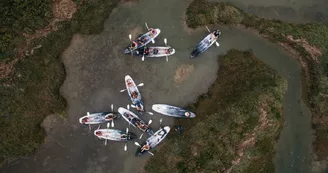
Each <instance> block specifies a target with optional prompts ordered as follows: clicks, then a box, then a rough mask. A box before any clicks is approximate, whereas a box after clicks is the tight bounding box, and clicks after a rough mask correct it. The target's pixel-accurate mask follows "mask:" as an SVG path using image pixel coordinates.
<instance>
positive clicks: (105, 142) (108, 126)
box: [105, 123, 109, 145]
mask: <svg viewBox="0 0 328 173" xmlns="http://www.w3.org/2000/svg"><path fill="white" fill-rule="evenodd" d="M108 128H109V123H107V129H108ZM105 145H107V138H106V139H105Z"/></svg>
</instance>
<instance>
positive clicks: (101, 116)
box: [79, 112, 120, 125]
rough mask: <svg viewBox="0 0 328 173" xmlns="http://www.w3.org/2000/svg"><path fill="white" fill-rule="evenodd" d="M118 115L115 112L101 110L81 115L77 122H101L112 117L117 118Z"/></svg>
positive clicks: (86, 123)
mask: <svg viewBox="0 0 328 173" xmlns="http://www.w3.org/2000/svg"><path fill="white" fill-rule="evenodd" d="M119 116H120V115H119V114H118V113H116V112H101V113H93V114H90V115H86V116H83V117H81V118H80V119H79V122H80V123H81V124H84V125H92V124H101V123H105V122H109V121H112V119H116V118H118V117H119Z"/></svg>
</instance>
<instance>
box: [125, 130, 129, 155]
mask: <svg viewBox="0 0 328 173" xmlns="http://www.w3.org/2000/svg"><path fill="white" fill-rule="evenodd" d="M128 133H129V128H126V135H128ZM127 150H128V139H126V142H125V146H124V151H127Z"/></svg>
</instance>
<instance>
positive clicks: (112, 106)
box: [110, 104, 114, 127]
mask: <svg viewBox="0 0 328 173" xmlns="http://www.w3.org/2000/svg"><path fill="white" fill-rule="evenodd" d="M110 108H111V110H112V113H113V109H114V105H113V104H112V105H110ZM113 115H114V113H113ZM111 125H112V127H114V116H113V119H112V124H111Z"/></svg>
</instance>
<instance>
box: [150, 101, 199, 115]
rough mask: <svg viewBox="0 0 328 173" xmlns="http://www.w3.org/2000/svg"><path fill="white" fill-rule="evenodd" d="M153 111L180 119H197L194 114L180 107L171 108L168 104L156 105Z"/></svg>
mask: <svg viewBox="0 0 328 173" xmlns="http://www.w3.org/2000/svg"><path fill="white" fill-rule="evenodd" d="M152 109H153V110H154V111H156V112H158V113H160V114H163V115H167V116H171V117H178V118H195V117H196V115H195V114H194V113H193V112H190V111H187V110H185V109H182V108H180V107H176V106H171V105H167V104H154V105H153V106H152Z"/></svg>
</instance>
